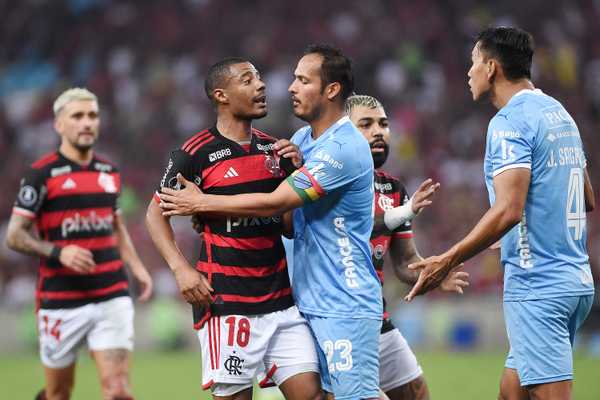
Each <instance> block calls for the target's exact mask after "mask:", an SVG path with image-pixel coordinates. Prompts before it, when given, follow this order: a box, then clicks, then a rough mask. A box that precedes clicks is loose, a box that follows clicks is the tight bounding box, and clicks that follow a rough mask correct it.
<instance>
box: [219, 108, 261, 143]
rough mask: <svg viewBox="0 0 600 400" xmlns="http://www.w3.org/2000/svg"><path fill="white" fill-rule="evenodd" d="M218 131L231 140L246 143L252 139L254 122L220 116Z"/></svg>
mask: <svg viewBox="0 0 600 400" xmlns="http://www.w3.org/2000/svg"><path fill="white" fill-rule="evenodd" d="M217 130H218V131H219V133H220V134H221V135H223V136H225V137H226V138H227V139H229V140H233V141H234V142H245V141H248V140H250V138H251V137H252V121H251V120H241V119H239V118H234V117H233V116H230V115H219V116H218V117H217Z"/></svg>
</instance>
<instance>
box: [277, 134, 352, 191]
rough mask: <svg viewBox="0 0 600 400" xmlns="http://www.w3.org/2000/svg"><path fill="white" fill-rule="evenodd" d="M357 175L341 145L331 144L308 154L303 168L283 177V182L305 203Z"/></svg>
mask: <svg viewBox="0 0 600 400" xmlns="http://www.w3.org/2000/svg"><path fill="white" fill-rule="evenodd" d="M361 172H362V171H361V169H360V163H359V162H358V160H355V159H353V158H352V157H348V153H347V152H345V151H344V150H342V146H341V145H339V144H337V143H336V142H331V145H329V146H324V147H323V148H322V149H318V150H316V151H315V152H314V155H312V154H311V156H310V157H309V158H308V159H306V160H305V161H304V166H303V167H302V168H300V169H298V170H296V171H295V172H294V173H293V174H292V175H291V176H290V177H288V178H287V182H288V183H289V184H290V185H291V186H292V188H293V189H294V191H296V193H298V194H299V195H300V197H302V199H303V200H304V201H305V202H307V201H316V200H318V199H319V198H321V197H323V196H324V195H326V194H327V193H328V192H331V191H333V190H336V189H338V188H340V187H342V186H345V185H347V184H349V183H351V182H353V181H354V180H355V179H356V178H357V176H359V175H361Z"/></svg>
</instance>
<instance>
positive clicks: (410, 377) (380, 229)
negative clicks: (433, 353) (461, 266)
mask: <svg viewBox="0 0 600 400" xmlns="http://www.w3.org/2000/svg"><path fill="white" fill-rule="evenodd" d="M346 112H347V114H348V116H349V117H350V119H351V121H352V122H353V123H354V125H356V127H357V128H358V130H360V131H361V132H362V134H363V135H364V136H365V138H366V139H367V140H368V141H369V145H370V146H371V155H372V157H373V162H374V166H375V180H374V186H375V219H376V223H375V226H374V228H373V233H372V234H371V251H372V256H373V265H374V266H375V270H376V271H377V275H378V276H379V279H380V280H381V283H382V284H383V281H384V279H383V278H384V276H383V264H384V257H385V256H386V255H387V253H388V250H389V254H390V258H391V261H392V265H393V267H394V272H395V273H396V275H397V276H398V278H399V279H400V280H402V281H403V282H405V283H407V284H410V285H412V284H414V283H415V282H416V280H417V277H418V274H417V273H414V272H412V271H410V270H408V268H407V267H408V264H410V263H412V262H415V261H418V260H421V259H422V258H421V256H420V255H419V253H418V251H417V248H416V246H415V242H414V239H413V232H412V226H411V219H412V218H413V217H414V216H415V215H416V214H417V213H418V212H419V211H420V210H421V209H422V208H423V207H425V206H427V205H429V204H431V200H430V196H431V195H432V194H433V192H435V190H436V189H437V187H438V185H437V184H434V183H433V182H432V181H431V180H426V181H425V182H423V184H422V185H421V186H420V187H419V189H418V190H417V191H416V192H415V193H414V195H413V196H412V198H410V199H409V197H408V193H407V191H406V188H405V187H404V185H403V184H402V182H400V180H399V179H398V178H395V177H393V176H392V175H390V174H388V173H386V172H384V171H383V170H382V169H381V167H382V166H383V164H384V163H385V161H386V160H387V157H388V153H389V139H390V128H389V122H388V118H387V115H386V113H385V110H384V108H383V105H382V104H381V103H380V102H379V101H378V100H377V99H375V98H374V97H371V96H365V95H355V96H351V97H349V98H348V100H347V101H346ZM401 207H404V209H401ZM390 211H391V213H392V214H394V213H396V214H398V215H396V216H395V215H392V218H391V221H390V218H389V215H388V218H385V213H386V212H390ZM394 217H396V218H394ZM400 222H402V223H401V224H400ZM388 225H389V226H388ZM390 228H391V229H390ZM467 277H468V274H467V273H466V272H462V271H454V272H452V273H451V274H450V275H449V276H448V278H447V279H446V281H445V282H444V283H443V284H442V289H443V290H446V291H454V292H458V293H462V287H464V286H466V285H468V282H467V281H466V278H467ZM379 376H380V383H379V384H380V387H381V389H382V390H383V391H384V392H385V393H386V395H387V396H388V397H389V398H390V400H423V399H428V398H429V391H428V388H427V384H426V383H425V380H424V378H423V371H422V370H421V367H420V366H419V364H418V363H417V359H416V357H415V355H414V353H413V352H412V350H411V349H410V347H409V346H408V343H407V342H406V340H405V339H404V337H403V336H402V334H401V333H400V331H399V330H398V329H397V328H396V327H395V326H394V325H393V323H392V321H391V320H390V318H389V314H388V312H387V311H385V300H384V318H383V324H382V327H381V336H380V340H379Z"/></svg>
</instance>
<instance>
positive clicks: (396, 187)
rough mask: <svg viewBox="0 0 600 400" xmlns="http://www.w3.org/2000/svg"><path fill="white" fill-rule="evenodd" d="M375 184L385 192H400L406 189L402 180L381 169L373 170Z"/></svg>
mask: <svg viewBox="0 0 600 400" xmlns="http://www.w3.org/2000/svg"><path fill="white" fill-rule="evenodd" d="M374 175H375V186H376V187H377V186H379V187H380V189H381V190H385V191H386V192H402V191H406V189H405V188H404V184H403V183H402V180H401V179H400V178H398V177H396V176H394V175H392V174H390V173H389V172H387V171H383V170H381V169H376V170H375V174H374Z"/></svg>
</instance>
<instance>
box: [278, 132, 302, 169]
mask: <svg viewBox="0 0 600 400" xmlns="http://www.w3.org/2000/svg"><path fill="white" fill-rule="evenodd" d="M273 148H274V149H275V151H276V152H277V155H278V156H279V157H282V158H287V159H289V160H291V162H292V164H293V165H294V167H295V168H296V169H297V168H300V167H301V166H302V163H303V160H302V152H301V151H300V149H299V148H298V146H296V145H295V144H294V143H292V142H290V141H289V140H287V139H279V140H278V141H277V142H275V145H274V146H273ZM281 162H282V161H280V163H281ZM284 169H285V168H284ZM286 172H287V171H286Z"/></svg>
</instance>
